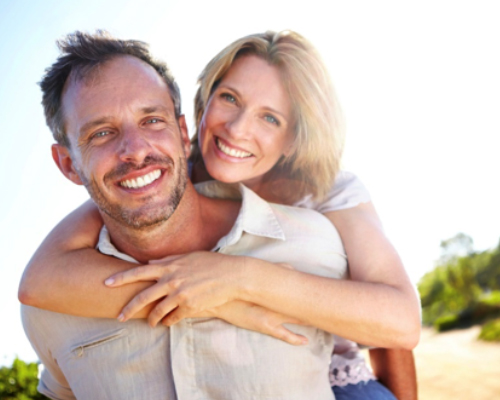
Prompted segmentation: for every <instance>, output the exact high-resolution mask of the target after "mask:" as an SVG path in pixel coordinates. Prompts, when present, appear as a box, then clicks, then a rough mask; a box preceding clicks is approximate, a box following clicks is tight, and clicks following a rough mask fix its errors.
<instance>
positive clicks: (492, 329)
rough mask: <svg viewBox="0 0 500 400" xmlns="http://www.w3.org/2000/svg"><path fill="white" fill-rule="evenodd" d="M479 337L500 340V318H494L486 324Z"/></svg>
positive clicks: (493, 340)
mask: <svg viewBox="0 0 500 400" xmlns="http://www.w3.org/2000/svg"><path fill="white" fill-rule="evenodd" d="M479 339H482V340H487V341H490V342H500V319H494V320H492V321H489V322H487V323H486V324H484V325H483V327H482V329H481V333H480V334H479Z"/></svg>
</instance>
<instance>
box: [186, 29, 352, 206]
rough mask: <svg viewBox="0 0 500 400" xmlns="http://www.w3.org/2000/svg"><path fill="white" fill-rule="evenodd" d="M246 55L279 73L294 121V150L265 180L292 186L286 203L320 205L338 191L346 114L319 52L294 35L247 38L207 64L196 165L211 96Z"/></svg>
mask: <svg viewBox="0 0 500 400" xmlns="http://www.w3.org/2000/svg"><path fill="white" fill-rule="evenodd" d="M244 55H255V56H257V57H260V58H262V59H264V60H265V61H267V62H268V63H269V64H270V65H273V66H275V67H277V68H278V69H279V71H280V74H281V76H282V83H283V85H284V87H285V89H286V91H287V93H288V95H289V96H290V100H291V104H292V113H293V117H294V121H295V126H294V127H293V132H292V133H293V136H294V141H293V145H292V150H291V151H290V152H288V155H287V156H283V157H282V158H281V159H280V160H279V161H278V163H277V164H276V165H275V166H274V167H273V168H272V169H271V171H269V172H268V173H267V174H266V177H265V179H266V180H268V181H271V180H275V181H276V183H278V181H281V182H287V184H286V185H288V186H289V188H290V190H288V192H289V194H288V195H286V194H284V193H282V194H281V197H285V198H284V199H283V202H293V201H296V200H298V199H299V198H301V197H303V196H305V195H307V194H312V195H313V197H315V198H317V199H321V198H322V197H324V196H325V195H326V194H327V193H328V191H329V189H330V188H331V186H332V185H333V182H334V180H335V176H336V174H337V172H338V170H339V168H340V159H341V155H342V151H343V144H344V129H343V119H342V113H341V112H340V107H339V104H338V101H337V97H336V95H335V91H334V89H333V85H332V83H331V81H330V77H329V74H328V71H327V69H326V67H325V65H324V63H323V61H322V60H321V58H320V56H319V54H318V52H317V51H316V49H315V48H314V47H313V46H312V45H311V44H310V43H309V42H308V41H307V40H306V39H305V38H303V37H302V36H301V35H299V34H298V33H295V32H292V31H282V32H278V33H275V32H270V31H268V32H266V33H260V34H254V35H249V36H246V37H243V38H241V39H239V40H236V41H235V42H233V43H232V44H230V45H229V46H227V47H226V48H225V49H224V50H222V51H221V52H220V53H219V54H217V55H216V56H215V57H214V58H213V59H212V60H211V61H210V62H209V63H208V64H207V66H206V67H205V69H204V70H203V71H202V73H201V74H200V76H199V78H198V84H199V87H198V90H197V93H196V97H195V119H196V133H195V136H194V137H193V139H192V146H193V148H192V152H191V161H193V162H194V163H196V162H202V159H201V154H200V149H199V145H198V135H199V129H200V122H201V120H202V118H203V113H204V112H205V108H206V106H207V103H208V100H209V98H210V95H211V94H212V92H213V90H214V89H215V88H216V87H217V84H218V83H219V82H220V80H221V79H222V78H223V77H224V75H225V74H226V72H227V71H228V70H229V68H231V65H232V64H233V62H234V61H235V60H236V59H237V58H238V57H241V56H244ZM291 181H292V185H290V182H291ZM286 185H277V186H276V187H280V188H281V186H283V187H285V186H286ZM292 187H293V189H292ZM290 196H291V197H293V198H290Z"/></svg>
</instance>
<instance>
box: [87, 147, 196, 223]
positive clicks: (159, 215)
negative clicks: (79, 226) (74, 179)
mask: <svg viewBox="0 0 500 400" xmlns="http://www.w3.org/2000/svg"><path fill="white" fill-rule="evenodd" d="M153 163H154V164H155V165H156V164H157V165H159V166H161V167H163V168H165V167H166V171H165V172H164V173H165V174H166V173H172V171H175V167H174V162H173V160H172V159H171V158H170V157H165V158H157V157H147V158H146V159H145V160H144V162H143V163H142V164H141V165H134V164H130V163H128V164H122V165H121V166H119V167H118V168H117V169H115V170H114V171H112V172H111V173H109V174H106V175H105V177H104V183H105V184H106V183H107V182H110V181H116V177H117V176H120V175H125V174H126V173H128V172H130V171H132V170H139V169H141V168H144V167H146V166H147V165H150V164H153ZM178 166H179V168H177V172H176V173H175V176H174V181H173V182H172V186H171V190H170V193H165V196H166V197H167V196H168V201H167V202H166V203H165V204H163V205H151V206H150V207H146V208H144V207H141V208H140V209H138V210H134V209H127V208H125V207H123V206H122V205H121V204H119V203H116V202H114V203H113V202H111V201H109V200H108V199H107V197H106V196H105V195H104V194H103V192H102V191H101V189H100V187H99V185H98V184H97V182H96V181H95V180H94V179H91V180H89V179H87V177H85V176H84V175H83V174H82V173H80V171H78V174H79V175H80V179H81V180H82V182H83V184H84V185H85V187H86V188H87V191H88V192H89V195H90V197H91V198H92V200H93V201H94V203H95V204H96V205H97V207H98V208H99V210H100V211H101V212H103V213H105V214H106V215H108V216H109V217H110V218H112V219H113V220H115V221H116V222H117V223H119V224H120V225H125V226H126V227H128V228H132V229H134V230H147V229H150V228H152V227H154V226H156V225H159V224H161V223H163V222H165V221H167V220H168V219H169V218H170V217H171V216H172V214H173V213H174V212H175V210H176V209H177V207H178V206H179V203H180V202H181V199H182V196H183V195H184V192H185V190H186V186H187V180H188V177H187V160H186V157H185V156H180V157H179V159H178ZM148 200H151V199H148V198H144V199H143V202H144V203H146V204H147V202H148Z"/></svg>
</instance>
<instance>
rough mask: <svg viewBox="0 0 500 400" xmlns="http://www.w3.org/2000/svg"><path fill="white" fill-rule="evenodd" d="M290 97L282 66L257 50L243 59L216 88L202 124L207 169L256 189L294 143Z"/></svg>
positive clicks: (224, 180) (218, 175)
mask: <svg viewBox="0 0 500 400" xmlns="http://www.w3.org/2000/svg"><path fill="white" fill-rule="evenodd" d="M292 125H293V121H292V112H291V104H290V99H289V98H288V95H287V93H286V91H285V88H284V87H283V84H282V82H281V77H280V74H279V70H278V69H277V67H274V66H271V65H269V64H268V63H267V62H266V61H264V60H262V59H261V58H259V57H256V56H254V55H248V56H243V57H241V58H238V59H237V60H236V61H235V62H234V63H233V65H232V66H231V68H230V69H229V70H228V72H227V73H226V74H225V75H224V77H223V78H222V80H221V81H220V83H219V85H218V86H217V88H216V89H215V90H214V92H213V93H212V95H211V97H210V99H209V101H208V104H207V107H206V109H205V113H204V114H203V118H202V121H201V124H200V130H199V132H200V135H199V145H200V149H201V152H202V155H203V160H204V161H205V166H206V168H207V171H208V173H209V174H210V175H211V176H212V177H213V178H214V179H217V180H219V181H222V182H228V183H233V182H242V183H244V184H245V185H247V186H248V187H250V188H252V189H254V190H257V191H258V188H259V183H260V182H261V179H262V176H263V175H264V174H265V173H266V172H268V171H269V170H270V169H271V168H272V167H273V166H274V165H275V164H276V162H277V161H278V160H279V158H280V157H281V156H282V155H283V154H285V153H287V151H288V150H289V148H290V147H291V143H292V135H291V131H292Z"/></svg>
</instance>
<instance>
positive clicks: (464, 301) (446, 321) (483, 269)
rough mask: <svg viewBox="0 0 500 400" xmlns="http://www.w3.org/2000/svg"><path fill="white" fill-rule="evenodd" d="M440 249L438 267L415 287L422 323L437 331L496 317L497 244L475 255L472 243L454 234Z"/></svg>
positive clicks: (499, 310)
mask: <svg viewBox="0 0 500 400" xmlns="http://www.w3.org/2000/svg"><path fill="white" fill-rule="evenodd" d="M441 247H442V256H441V259H440V261H439V263H438V265H437V266H436V268H435V269H434V270H433V271H431V272H429V273H427V274H426V275H424V277H423V278H422V279H421V280H420V282H419V284H418V290H419V293H420V298H421V302H422V318H423V323H424V324H425V325H434V326H435V327H436V329H438V330H439V331H441V330H446V329H451V328H453V327H457V326H465V325H467V324H469V325H470V324H473V323H478V322H482V321H484V320H485V319H487V318H491V317H492V316H496V315H498V314H500V244H499V247H497V248H496V249H493V250H488V251H485V252H482V253H476V252H474V251H473V250H472V239H471V238H469V237H468V236H467V235H464V234H458V235H457V236H455V237H454V238H451V239H448V240H446V241H443V242H442V243H441Z"/></svg>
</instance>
